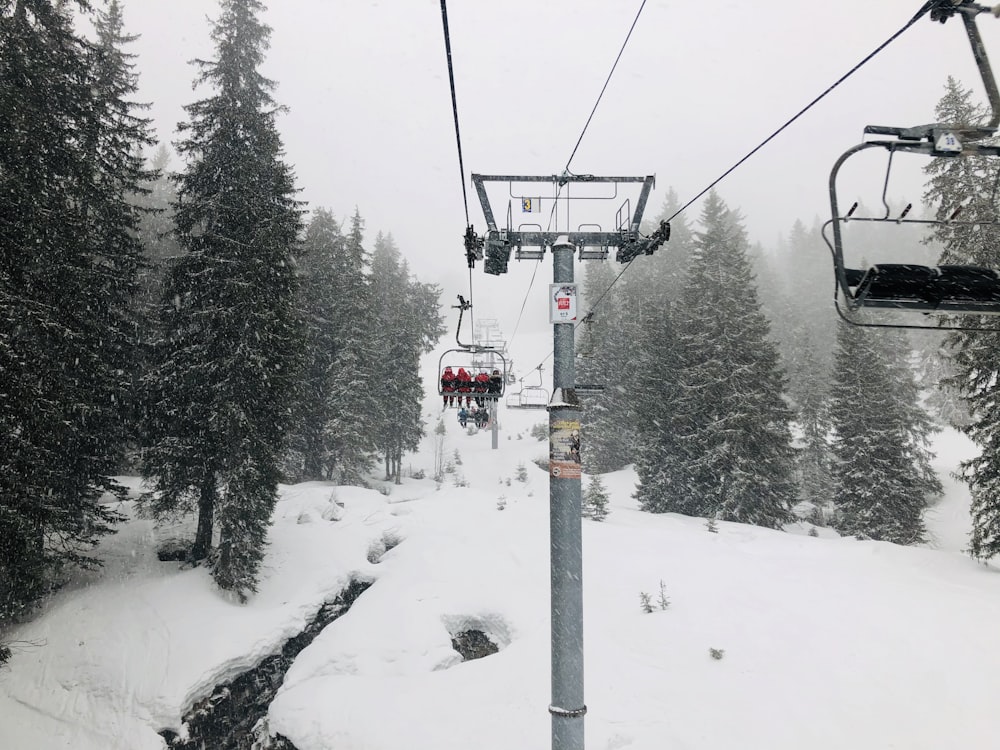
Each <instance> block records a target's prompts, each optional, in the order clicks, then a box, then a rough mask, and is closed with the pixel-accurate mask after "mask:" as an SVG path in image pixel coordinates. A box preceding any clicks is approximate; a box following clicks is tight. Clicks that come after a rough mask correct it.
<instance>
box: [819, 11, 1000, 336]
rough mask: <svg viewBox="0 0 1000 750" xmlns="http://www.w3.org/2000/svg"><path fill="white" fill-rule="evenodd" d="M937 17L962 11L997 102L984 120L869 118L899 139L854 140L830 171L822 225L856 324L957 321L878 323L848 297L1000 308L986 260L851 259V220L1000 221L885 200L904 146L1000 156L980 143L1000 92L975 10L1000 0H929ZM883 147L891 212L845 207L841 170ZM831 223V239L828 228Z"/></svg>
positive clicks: (996, 282)
mask: <svg viewBox="0 0 1000 750" xmlns="http://www.w3.org/2000/svg"><path fill="white" fill-rule="evenodd" d="M925 7H926V10H929V12H930V17H931V19H932V20H934V21H940V22H942V23H944V22H945V21H946V20H948V18H950V17H951V16H952V15H954V14H955V13H958V14H960V15H961V17H962V21H963V23H964V24H965V30H966V34H967V36H968V38H969V43H970V45H971V46H972V53H973V56H974V57H975V60H976V64H977V66H978V67H979V72H980V75H981V76H982V79H983V84H984V85H985V87H986V91H987V94H988V96H989V101H990V106H991V108H992V113H993V114H992V118H991V119H990V122H989V124H988V125H986V126H985V127H977V126H971V125H969V124H961V123H960V124H941V123H937V124H932V125H921V126H917V127H912V128H899V127H884V126H878V125H869V126H867V127H865V129H864V132H865V134H866V135H875V136H891V137H892V138H893V140H868V141H864V142H862V143H861V144H859V145H857V146H854V147H853V148H851V149H849V150H848V151H847V152H845V153H844V154H843V156H841V157H840V158H839V159H838V160H837V162H836V164H835V165H834V167H833V170H832V171H831V173H830V207H831V214H832V217H833V218H832V219H831V220H830V221H828V222H827V223H826V224H824V226H823V238H824V239H825V240H826V242H827V244H828V245H829V247H830V250H831V252H832V253H833V264H834V273H835V277H836V288H837V292H838V294H836V295H835V303H836V305H837V312H838V313H839V314H840V316H841V317H842V318H844V320H846V321H847V322H849V323H853V324H855V325H864V326H876V327H897V326H898V327H903V328H955V327H958V326H947V325H943V326H942V325H901V324H896V323H873V322H868V321H865V320H859V319H856V318H852V317H850V316H849V315H847V314H845V312H844V310H843V309H841V306H840V297H843V299H844V302H845V303H846V307H847V310H848V311H849V312H851V313H854V312H857V311H859V310H860V309H861V308H888V309H891V310H901V311H916V312H921V313H980V314H981V313H993V314H1000V273H998V271H997V269H996V268H986V267H982V266H973V265H941V266H924V265H918V264H912V263H878V264H876V265H873V266H871V267H870V268H868V269H860V268H851V267H848V266H847V264H846V262H845V260H844V237H843V232H842V227H843V225H846V224H847V222H848V221H868V222H880V223H883V224H887V225H891V224H896V225H902V224H927V225H945V224H948V225H956V226H959V225H966V226H979V228H980V229H982V227H983V226H984V225H994V226H996V225H998V224H1000V222H998V220H997V218H996V217H994V219H993V220H992V221H983V220H982V219H976V220H974V221H958V220H957V219H958V213H959V211H960V209H959V210H956V211H955V212H953V213H952V215H951V216H950V217H948V218H947V219H944V220H934V219H914V218H908V214H909V212H910V209H911V206H907V207H906V208H905V209H903V211H902V212H901V213H900V214H899V215H898V216H896V217H892V216H890V215H889V214H890V210H889V206H888V203H887V202H886V197H885V196H886V190H887V189H888V184H889V173H890V172H891V169H892V159H893V156H894V155H895V154H896V153H898V152H902V153H913V154H921V155H924V156H930V157H932V158H968V157H970V156H980V157H997V156H1000V146H995V145H987V144H982V143H977V141H981V140H983V139H986V138H991V137H993V136H994V135H995V134H996V131H997V125H998V123H1000V94H998V91H997V85H996V82H995V80H994V78H993V72H992V70H991V69H990V65H989V61H988V60H987V58H986V51H985V49H984V48H983V43H982V39H981V37H980V35H979V30H978V28H977V27H976V21H975V18H976V16H977V15H979V14H980V13H986V12H990V13H993V14H994V15H1000V6H997V7H996V8H992V9H991V8H986V7H983V6H981V5H977V4H975V3H973V2H970V1H969V0H939V2H937V3H928V4H927V6H925ZM871 148H881V149H885V150H886V151H888V154H889V156H888V164H887V167H886V175H885V185H884V186H883V190H882V203H883V206H884V207H885V214H884V215H883V216H880V217H856V216H854V212H855V211H856V210H857V207H858V204H857V203H855V204H854V205H853V206H851V208H850V209H849V210H848V211H847V213H846V214H843V215H842V214H841V213H840V209H839V207H838V201H837V176H838V173H839V172H840V169H841V167H842V166H843V165H844V163H845V162H846V161H847V159H848V158H850V157H851V156H854V155H855V154H858V153H860V152H861V151H864V150H866V149H871ZM830 228H832V234H833V239H832V241H831V239H830V237H829V236H828V234H827V229H830ZM998 264H1000V259H998Z"/></svg>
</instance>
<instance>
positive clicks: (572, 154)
mask: <svg viewBox="0 0 1000 750" xmlns="http://www.w3.org/2000/svg"><path fill="white" fill-rule="evenodd" d="M645 7H646V0H642V3H641V4H640V5H639V10H638V11H636V14H635V18H634V19H633V20H632V25H631V26H630V27H629V30H628V33H627V34H626V35H625V41H624V42H622V46H621V49H620V50H618V56H617V57H616V58H615V61H614V63H612V65H611V70H610V71H608V77H607V78H606V79H605V81H604V85H603V86H602V87H601V93H600V94H598V95H597V101H595V102H594V108H593V109H591V110H590V116H589V117H587V122H585V123H584V125H583V130H582V131H581V132H580V137H579V138H577V139H576V145H575V146H573V152H572V153H571V154H570V155H569V159H567V160H566V167H565V170H566V171H567V172H568V171H569V165H570V162H571V161H573V157H574V156H576V150H577V149H578V148H580V143H581V141H583V136H584V135H585V134H586V133H587V128H588V127H590V121H591V120H593V119H594V113H595V112H597V107H598V105H600V103H601V98H602V97H603V96H604V92H605V91H607V89H608V84H609V83H611V76H613V75H614V74H615V68H617V67H618V61H619V60H621V59H622V53H624V52H625V47H626V46H627V45H628V40H629V39H631V38H632V32H633V31H635V26H636V24H637V23H639V16H640V15H642V9H643V8H645ZM560 187H561V186H560Z"/></svg>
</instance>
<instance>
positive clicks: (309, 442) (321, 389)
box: [286, 208, 363, 481]
mask: <svg viewBox="0 0 1000 750" xmlns="http://www.w3.org/2000/svg"><path fill="white" fill-rule="evenodd" d="M344 242H345V240H344V236H343V233H342V232H341V230H340V225H339V224H338V223H337V221H336V219H335V218H334V216H333V214H332V213H330V211H328V210H326V209H324V208H318V209H316V210H315V211H314V212H313V215H312V218H311V219H310V221H309V224H308V226H307V227H306V232H305V237H304V239H303V242H302V248H301V260H300V263H299V267H300V274H301V284H300V285H299V292H298V297H299V307H300V309H301V311H302V317H303V319H304V320H305V338H306V346H305V352H306V354H305V365H304V367H303V374H302V383H301V385H300V388H299V392H298V394H299V396H298V399H297V401H296V406H295V410H294V418H293V421H292V428H291V432H290V435H289V443H288V445H289V453H290V457H289V460H288V466H287V468H286V474H287V475H288V477H289V479H291V480H293V481H294V480H299V479H302V480H319V479H328V478H329V477H330V475H331V470H332V467H331V458H330V448H329V446H328V441H327V424H328V423H329V422H330V421H331V420H332V418H333V417H332V405H331V403H330V401H329V400H328V398H327V392H328V391H329V388H330V381H331V380H332V379H333V378H334V377H336V370H335V366H334V363H335V361H336V357H337V354H338V352H339V350H340V348H341V341H340V338H339V336H338V333H339V330H340V324H341V319H342V318H343V317H344V316H345V315H349V314H350V311H345V310H344V309H343V308H342V303H343V302H344V300H345V291H346V289H345V286H346V282H347V280H348V278H351V277H349V276H348V274H347V272H346V271H349V270H351V269H350V268H348V269H344V268H342V256H343V253H344ZM357 270H358V271H359V272H360V269H357ZM362 282H363V279H362Z"/></svg>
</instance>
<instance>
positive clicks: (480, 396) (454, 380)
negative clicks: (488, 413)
mask: <svg viewBox="0 0 1000 750" xmlns="http://www.w3.org/2000/svg"><path fill="white" fill-rule="evenodd" d="M501 393H503V373H501V372H500V370H494V371H493V372H492V373H487V372H486V370H480V372H479V373H478V374H477V375H476V376H475V377H473V376H472V375H471V374H469V371H468V370H466V369H465V368H464V367H459V368H458V371H457V372H455V371H454V370H452V368H451V367H450V366H449V367H445V368H444V372H443V373H441V394H442V395H443V397H444V405H445V406H454V405H455V398H456V397H457V398H458V405H459V406H461V405H462V399H463V398H464V399H465V405H466V406H471V405H472V402H473V401H475V402H476V406H478V407H479V408H480V409H482V408H484V407H485V406H486V400H487V399H491V400H494V401H495V400H496V399H498V398H499V397H500V394H501Z"/></svg>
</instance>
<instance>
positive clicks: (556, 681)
mask: <svg viewBox="0 0 1000 750" xmlns="http://www.w3.org/2000/svg"><path fill="white" fill-rule="evenodd" d="M488 182H506V183H509V187H508V191H507V192H508V194H509V196H510V198H511V199H512V200H519V201H520V203H521V206H520V210H521V211H522V212H524V213H533V212H536V211H539V210H540V204H541V203H542V202H543V201H544V200H551V201H553V203H552V215H553V216H555V210H556V207H557V206H558V203H559V202H560V201H562V202H563V203H564V204H565V206H566V208H565V210H566V223H567V224H568V223H569V221H568V218H569V202H570V199H569V197H568V187H567V186H568V185H569V183H590V184H594V185H605V186H606V185H611V186H612V187H611V188H608V189H607V190H606V192H605V193H604V194H597V195H591V196H580V198H581V200H585V201H602V200H603V201H608V200H614V201H616V202H617V200H619V196H618V189H619V186H620V185H622V184H623V183H638V184H641V189H640V193H639V196H638V198H637V200H636V202H635V205H634V208H633V206H632V203H631V201H630V199H628V198H626V199H625V200H624V202H623V203H622V204H621V205H620V206H619V208H618V210H617V214H616V215H615V216H614V219H613V224H612V228H611V230H610V231H605V230H604V229H603V228H602V225H601V224H600V223H581V224H579V226H578V231H566V230H564V231H561V232H559V231H546V230H542V227H541V225H540V224H520V225H518V227H517V228H516V229H515V227H514V224H513V210H512V207H511V204H508V207H507V226H506V228H504V229H501V228H499V227H498V226H497V224H496V219H495V218H494V213H493V209H492V208H491V206H490V201H489V196H488V195H487V192H486V187H485V183H488ZM472 183H473V185H475V188H476V192H477V193H478V195H479V201H480V203H481V204H482V207H483V216H484V217H485V218H486V225H487V231H486V233H485V234H484V235H483V236H481V237H480V236H478V235H477V234H476V233H475V232H474V231H473V229H472V227H471V226H470V227H467V228H466V232H465V252H466V260H467V261H468V264H469V267H470V268H471V267H472V266H473V265H475V262H476V261H483V269H484V270H485V271H486V273H489V274H494V275H499V274H502V273H506V271H507V264H508V263H509V261H510V257H511V254H512V253H513V252H514V251H515V250H516V257H517V259H518V260H521V259H528V260H541V259H543V258H544V257H545V252H546V250H547V249H549V248H551V250H552V257H553V275H552V280H553V284H552V285H551V286H550V287H549V310H550V322H551V323H552V324H553V334H552V343H553V353H554V357H555V359H554V363H553V373H552V381H553V382H552V399H551V401H550V402H549V407H548V408H549V536H550V542H549V544H550V550H551V552H550V566H551V569H550V582H551V588H552V594H551V600H552V601H551V607H552V702H551V703H550V705H549V713H550V714H551V715H552V750H584V748H583V739H584V737H583V717H584V714H586V712H587V707H586V706H585V705H584V702H583V542H582V537H583V528H582V520H581V513H580V505H581V498H582V494H583V493H582V492H581V487H580V472H581V465H580V416H581V408H580V403H579V401H578V399H577V392H578V390H579V387H578V386H577V385H576V369H575V354H574V335H575V328H576V323H577V311H576V306H577V293H576V284H575V282H574V279H573V264H574V261H575V257H576V255H577V252H579V256H580V260H603V259H605V258H606V257H607V256H608V249H609V248H611V247H614V248H617V256H616V257H617V260H618V261H619V262H621V263H628V262H630V261H632V260H633V259H635V258H636V257H637V256H638V255H641V254H644V255H651V254H652V253H653V251H655V250H656V248H658V247H659V246H660V245H661V244H662V243H663V242H665V241H666V240H667V239H669V237H670V225H669V224H667V223H666V222H663V223H661V225H660V226H659V228H657V230H656V231H655V232H653V234H652V235H650V236H649V237H643V236H641V235H640V234H639V222H640V221H641V220H642V213H643V211H644V210H645V207H646V201H647V199H648V198H649V192H650V190H651V189H652V187H653V183H654V178H653V177H652V176H646V177H598V176H595V175H571V174H569V173H564V174H562V175H553V176H548V177H537V176H531V177H526V176H513V175H490V176H487V175H480V174H473V175H472ZM520 183H524V184H527V185H530V186H531V187H528V188H526V190H527V191H529V192H525V193H522V194H520V195H517V194H515V193H514V185H516V184H520ZM537 183H550V184H551V185H552V186H553V187H554V188H555V187H556V186H558V189H556V190H554V194H555V197H554V198H551V199H543V198H540V197H538V195H539V194H538V193H536V192H533V191H534V189H535V188H534V187H533V185H534V184H537ZM564 187H566V188H567V195H566V196H564V197H562V198H560V192H561V191H562V189H563V188H564ZM608 193H610V194H608ZM584 221H588V222H589V219H584ZM608 223H609V224H611V223H612V222H610V221H609V222H608ZM584 227H586V228H587V231H583V228H584Z"/></svg>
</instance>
